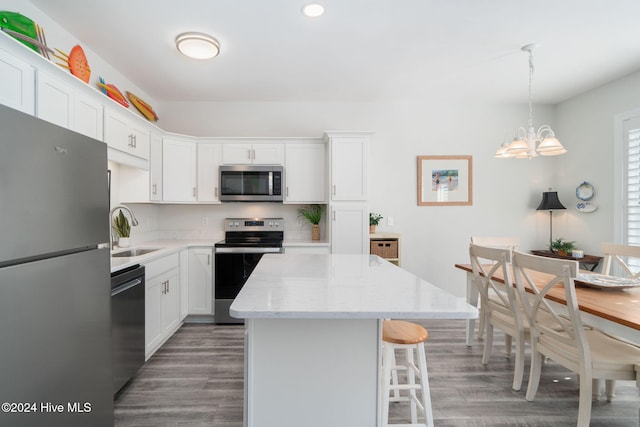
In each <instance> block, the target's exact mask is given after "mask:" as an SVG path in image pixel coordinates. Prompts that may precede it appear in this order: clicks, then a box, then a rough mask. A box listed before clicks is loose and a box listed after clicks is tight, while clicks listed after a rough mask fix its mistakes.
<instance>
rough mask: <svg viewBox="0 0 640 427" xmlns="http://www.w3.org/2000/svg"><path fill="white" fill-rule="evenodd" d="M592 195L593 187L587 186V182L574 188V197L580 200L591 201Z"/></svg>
mask: <svg viewBox="0 0 640 427" xmlns="http://www.w3.org/2000/svg"><path fill="white" fill-rule="evenodd" d="M594 193H595V191H594V189H593V185H591V184H589V183H588V182H587V181H585V182H583V183H582V184H580V185H578V187H577V188H576V197H577V198H578V199H580V200H591V198H592V197H593V194H594Z"/></svg>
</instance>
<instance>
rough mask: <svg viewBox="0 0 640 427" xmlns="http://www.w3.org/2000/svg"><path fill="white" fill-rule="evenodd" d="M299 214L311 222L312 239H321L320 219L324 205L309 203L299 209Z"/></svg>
mask: <svg viewBox="0 0 640 427" xmlns="http://www.w3.org/2000/svg"><path fill="white" fill-rule="evenodd" d="M298 216H299V217H301V218H304V219H306V220H307V221H309V222H310V223H311V240H320V220H321V219H322V206H321V205H309V206H304V207H301V208H299V209H298Z"/></svg>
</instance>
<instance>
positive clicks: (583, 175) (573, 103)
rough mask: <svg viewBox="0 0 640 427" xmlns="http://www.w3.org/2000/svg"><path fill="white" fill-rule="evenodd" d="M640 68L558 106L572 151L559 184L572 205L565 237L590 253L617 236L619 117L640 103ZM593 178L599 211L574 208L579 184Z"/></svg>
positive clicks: (563, 132) (561, 126)
mask: <svg viewBox="0 0 640 427" xmlns="http://www.w3.org/2000/svg"><path fill="white" fill-rule="evenodd" d="M639 95H640V73H634V74H631V75H629V76H627V77H624V78H621V79H619V80H616V81H614V82H611V83H608V84H606V85H604V86H601V87H599V88H597V89H594V90H592V91H589V92H586V93H584V94H582V95H580V96H577V97H574V98H573V99H570V100H568V101H566V102H563V103H562V104H560V105H558V107H557V119H556V121H557V123H558V134H559V135H562V139H561V141H562V143H563V144H565V146H566V147H567V149H568V150H569V153H568V154H567V155H565V156H562V157H561V159H560V162H559V163H558V166H559V168H558V183H559V184H558V186H559V188H560V192H561V194H562V196H563V198H562V199H561V200H562V201H563V203H565V206H567V208H568V209H567V213H566V216H567V217H568V220H567V231H566V237H567V238H569V239H570V240H576V241H577V243H578V244H579V245H580V246H581V247H583V248H584V250H585V252H587V253H593V254H600V244H601V243H603V242H613V241H614V231H613V226H614V204H615V203H616V202H619V201H620V196H619V195H618V196H616V195H615V194H614V177H615V174H616V173H620V172H621V168H620V167H619V165H615V164H614V142H615V140H614V138H615V135H614V127H613V123H614V116H615V115H617V114H621V113H625V112H628V111H631V110H635V109H637V108H638V107H640V97H639ZM582 181H588V182H589V183H591V184H592V185H593V186H594V187H595V196H594V198H593V199H592V201H593V202H594V203H596V204H597V205H598V209H597V210H596V211H595V212H592V213H588V214H583V213H579V212H577V211H576V210H575V205H576V203H577V202H578V199H577V198H576V197H575V188H576V187H577V186H578V185H579V184H580V183H581V182H582Z"/></svg>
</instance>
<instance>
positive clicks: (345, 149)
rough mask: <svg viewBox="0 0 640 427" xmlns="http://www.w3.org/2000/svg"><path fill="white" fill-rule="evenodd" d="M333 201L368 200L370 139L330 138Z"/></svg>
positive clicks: (364, 137)
mask: <svg viewBox="0 0 640 427" xmlns="http://www.w3.org/2000/svg"><path fill="white" fill-rule="evenodd" d="M329 141H330V142H329V143H330V144H331V200H334V201H356V200H367V193H368V192H367V186H368V182H367V180H368V163H369V137H368V136H358V134H354V135H353V136H351V135H348V136H329Z"/></svg>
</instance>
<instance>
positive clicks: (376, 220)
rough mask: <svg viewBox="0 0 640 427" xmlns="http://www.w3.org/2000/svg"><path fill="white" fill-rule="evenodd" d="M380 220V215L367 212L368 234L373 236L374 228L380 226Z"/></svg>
mask: <svg viewBox="0 0 640 427" xmlns="http://www.w3.org/2000/svg"><path fill="white" fill-rule="evenodd" d="M382 218H383V217H382V215H380V214H377V213H373V212H369V233H371V234H373V233H375V232H376V226H377V225H378V224H380V220H381V219H382Z"/></svg>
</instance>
